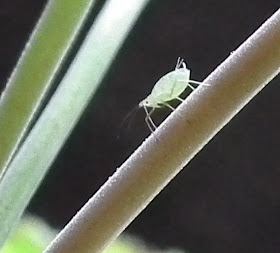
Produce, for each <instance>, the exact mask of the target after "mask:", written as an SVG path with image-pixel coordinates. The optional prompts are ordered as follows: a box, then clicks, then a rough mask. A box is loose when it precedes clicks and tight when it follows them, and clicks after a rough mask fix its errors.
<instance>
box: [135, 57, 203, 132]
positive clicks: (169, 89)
mask: <svg viewBox="0 0 280 253" xmlns="http://www.w3.org/2000/svg"><path fill="white" fill-rule="evenodd" d="M190 83H195V84H201V82H197V81H193V80H190V70H189V69H187V67H186V64H185V62H184V60H183V59H181V58H180V57H179V58H178V60H177V64H176V67H175V70H173V71H171V72H169V73H167V74H166V75H164V76H163V77H161V78H160V79H159V80H158V81H157V82H156V84H155V86H154V88H153V89H152V91H151V93H150V94H149V95H148V96H147V97H146V98H145V99H143V100H142V101H141V102H140V103H139V105H138V106H139V107H143V108H144V110H145V113H146V117H145V121H146V123H147V125H148V127H149V129H150V130H151V132H153V131H154V130H155V129H156V128H157V127H156V125H155V123H154V122H153V120H152V118H151V115H152V113H153V112H154V110H155V109H156V108H161V107H163V106H167V107H169V108H170V109H171V110H175V108H173V107H172V106H171V105H170V104H168V102H170V101H171V100H175V99H176V100H179V101H180V102H182V101H183V99H182V98H180V95H181V94H182V93H183V92H184V90H185V89H186V88H187V87H189V88H191V89H192V90H194V89H195V88H194V87H193V86H192V85H191V84H190ZM148 108H151V110H150V111H148Z"/></svg>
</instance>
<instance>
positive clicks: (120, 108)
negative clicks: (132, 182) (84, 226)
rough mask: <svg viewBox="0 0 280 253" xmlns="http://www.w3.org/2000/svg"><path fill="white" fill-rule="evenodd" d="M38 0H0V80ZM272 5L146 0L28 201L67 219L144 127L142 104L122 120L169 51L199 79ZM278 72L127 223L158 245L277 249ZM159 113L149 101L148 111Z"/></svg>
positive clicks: (57, 222)
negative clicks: (69, 134)
mask: <svg viewBox="0 0 280 253" xmlns="http://www.w3.org/2000/svg"><path fill="white" fill-rule="evenodd" d="M103 2H104V1H101V0H100V1H99V3H100V6H101V5H102V3H103ZM45 3H46V0H29V1H26V0H14V1H5V0H4V1H1V2H0V20H1V22H0V33H1V40H0V55H1V59H0V81H1V83H0V85H1V89H3V88H4V86H5V83H6V80H7V77H8V76H9V74H10V72H11V71H12V68H13V66H14V65H15V63H16V61H17V59H18V57H19V55H20V52H21V50H22V48H23V47H24V44H25V42H26V40H27V38H28V36H29V34H30V32H31V31H32V29H33V27H34V24H35V22H36V21H37V19H38V17H39V16H40V13H41V11H42V9H43V6H44V5H45ZM279 7H280V4H279V0H235V1H229V0H204V1H201V0H200V1H199V0H184V1H183V0H161V1H156V0H154V1H152V3H151V4H150V5H149V6H148V8H147V9H146V10H145V12H144V13H143V15H142V16H141V19H140V20H139V22H138V23H137V25H136V26H135V28H134V30H133V31H132V33H131V34H130V36H129V39H128V40H127V42H126V43H125V45H124V46H123V48H122V50H121V52H120V54H119V56H118V57H117V59H116V60H115V62H114V64H113V65H112V67H111V69H110V72H109V73H108V75H107V77H106V79H105V80H104V82H103V85H102V86H101V88H100V89H99V92H98V93H97V95H96V96H95V97H94V99H93V101H92V103H91V104H90V105H89V106H88V108H87V110H86V113H85V114H84V115H83V117H82V119H81V120H80V122H79V124H78V126H77V127H76V128H75V130H74V132H73V134H72V135H71V137H70V139H69V140H68V142H67V143H66V146H65V147H64V149H63V150H62V152H61V153H60V155H59V156H58V157H57V160H56V162H55V163H54V164H53V166H52V169H51V170H50V172H49V173H48V175H47V177H46V178H45V180H44V183H43V185H42V186H41V187H40V189H39V191H38V192H37V194H36V196H35V197H34V198H33V201H32V202H31V204H30V206H29V210H28V211H29V212H31V213H33V214H37V215H39V216H41V217H43V218H44V219H45V220H46V221H48V222H49V223H50V224H51V225H52V226H54V227H56V228H59V227H61V226H63V225H64V224H66V223H67V222H68V221H69V219H70V218H71V217H72V216H73V215H74V214H75V213H76V211H77V210H78V209H79V208H80V207H81V206H82V205H83V204H84V203H85V201H87V200H88V198H89V197H90V196H91V195H92V194H93V193H94V192H95V191H96V190H97V189H98V188H99V187H100V186H101V185H102V184H103V183H104V182H105V181H106V180H107V178H108V177H109V176H110V175H111V174H112V173H113V172H114V171H115V169H116V168H117V167H118V166H120V165H121V163H122V162H123V161H124V160H125V159H126V158H127V157H128V156H129V155H130V154H131V153H132V152H133V150H134V149H135V148H136V147H137V146H139V145H140V144H141V142H142V141H143V140H144V138H145V137H146V136H147V135H149V130H148V128H147V126H146V125H145V121H144V112H143V111H141V110H140V111H138V112H137V114H136V115H135V117H134V118H133V120H132V121H131V122H129V121H126V122H124V123H122V122H123V119H124V118H125V116H126V115H127V114H128V113H129V112H130V111H131V110H132V108H133V107H134V106H135V105H136V104H138V102H139V101H140V100H142V99H143V98H144V97H145V96H146V95H147V94H148V93H149V92H150V90H151V88H152V87H153V85H154V84H155V82H156V81H157V80H158V79H159V78H160V77H161V76H162V75H164V74H165V73H167V72H169V71H171V70H172V69H174V66H175V63H176V60H177V57H178V56H180V57H183V58H184V59H185V60H186V62H187V65H188V68H190V69H191V71H192V72H191V74H192V79H194V80H203V79H204V78H205V77H206V76H207V75H208V74H209V73H210V72H211V71H212V70H213V69H214V68H215V67H216V66H217V65H218V64H220V63H221V61H223V60H224V59H225V58H226V57H227V56H228V55H229V54H230V52H232V51H234V50H235V49H236V48H237V47H238V46H239V45H240V44H241V43H242V42H243V41H244V40H245V39H246V38H247V37H248V36H249V35H251V34H252V33H253V32H254V31H255V30H256V29H257V28H258V27H259V26H260V25H261V24H262V23H263V22H264V21H265V20H266V19H267V18H268V17H270V16H271V15H272V14H273V13H274V12H275V11H276V10H277V9H278V8H279ZM279 32H280V31H279ZM279 82H280V78H278V79H275V80H274V81H273V82H271V84H269V85H268V86H267V87H266V88H265V89H264V90H263V91H262V92H261V93H260V95H259V96H257V97H256V98H255V99H254V100H253V101H252V102H251V103H250V104H249V105H248V106H247V107H246V108H245V109H244V110H243V111H242V112H241V113H240V114H239V115H238V116H237V117H235V118H234V120H232V122H230V124H228V125H227V126H226V127H225V128H224V129H223V130H222V131H221V132H220V133H219V134H218V135H217V136H216V138H215V139H214V140H212V141H211V142H210V143H209V145H207V147H205V148H204V150H203V151H202V152H201V153H200V154H199V155H198V156H196V157H195V159H193V161H192V162H191V163H190V164H189V165H188V166H187V168H186V169H185V170H183V171H182V172H181V173H180V174H179V175H178V176H177V177H176V178H175V179H174V180H173V181H172V182H171V184H170V185H169V186H168V187H167V188H166V189H165V190H164V191H163V192H162V193H161V194H160V195H159V196H158V197H157V198H156V199H155V200H154V201H153V202H152V203H151V204H150V205H149V207H148V208H147V209H146V210H145V211H144V212H143V213H142V214H141V215H140V216H139V217H138V218H137V219H136V220H135V221H134V222H133V223H132V224H131V225H130V226H129V227H128V229H127V230H126V231H127V232H128V233H131V234H133V235H138V236H140V238H143V239H145V240H146V241H148V242H150V243H152V244H155V245H157V246H160V247H162V248H163V249H164V248H166V247H171V246H174V247H180V248H183V249H190V250H191V251H192V252H193V253H212V252H213V253H220V252H221V253H222V252H229V253H230V252H248V253H249V252H252V253H253V252H254V253H258V252H260V253H261V252H262V253H263V252H269V253H270V252H271V253H273V252H280V184H279V182H280V159H279V144H280V134H279V129H280V115H279V113H278V112H279V106H280V99H279V92H280V87H279ZM168 113H170V111H169V110H168V109H163V110H160V111H158V112H156V113H155V115H154V120H155V122H156V123H157V124H159V123H160V122H161V121H162V120H163V119H164V118H165V117H166V115H168ZM0 145H1V144H0Z"/></svg>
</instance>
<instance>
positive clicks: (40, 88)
mask: <svg viewBox="0 0 280 253" xmlns="http://www.w3.org/2000/svg"><path fill="white" fill-rule="evenodd" d="M94 3H95V0H79V1H76V0H51V1H49V3H48V4H47V6H46V8H45V10H44V12H43V14H42V16H41V18H40V20H39V21H38V23H37V25H36V27H35V29H34V32H33V33H32V35H31V37H30V39H29V42H28V43H27V44H26V47H25V49H24V51H23V53H22V55H21V57H20V60H19V62H18V64H17V66H16V67H15V69H14V71H13V73H12V75H11V77H10V79H9V80H8V83H7V86H6V88H5V90H4V92H3V93H2V94H1V97H0V178H1V176H3V172H4V171H5V168H6V167H7V166H8V164H9V162H10V161H11V159H12V157H13V155H14V153H15V151H16V150H17V148H18V146H19V144H20V142H21V141H22V140H23V139H24V137H25V134H26V133H27V131H28V130H29V128H30V123H31V122H32V120H33V119H34V118H35V116H36V114H37V113H38V110H39V108H40V105H41V104H42V102H43V99H44V98H45V97H46V94H47V91H48V90H49V88H50V86H51V84H52V83H53V80H54V78H55V77H56V76H57V74H58V72H59V70H60V69H61V65H62V63H63V60H64V59H65V57H66V56H67V54H68V52H69V49H70V48H71V46H72V45H73V42H74V40H75V39H76V37H77V35H78V33H79V31H80V29H81V27H82V24H83V23H84V21H85V19H86V17H87V14H88V13H89V12H90V10H91V9H92V7H93V5H94Z"/></svg>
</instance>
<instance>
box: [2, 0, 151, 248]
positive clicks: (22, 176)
mask: <svg viewBox="0 0 280 253" xmlns="http://www.w3.org/2000/svg"><path fill="white" fill-rule="evenodd" d="M147 2H148V0H109V1H107V2H106V4H105V5H104V7H103V9H102V10H101V12H100V13H99V15H98V17H97V18H96V20H95V22H94V24H93V25H92V27H91V29H90V31H89V33H88V35H87V37H86V38H85V41H84V42H83V44H82V46H81V48H80V50H79V51H78V53H77V55H76V57H75V59H74V60H73V62H72V64H71V65H70V67H69V69H68V71H67V73H66V74H65V76H64V78H63V79H62V81H61V83H60V85H59V86H58V88H57V90H56V92H55V93H54V95H53V96H52V98H51V99H50V101H49V103H48V104H47V105H46V108H45V109H44V111H43V112H42V114H41V116H40V117H39V119H38V121H37V122H36V124H35V125H34V127H33V128H32V129H31V131H30V133H29V135H28V136H27V138H26V140H25V141H24V142H23V144H22V146H21V147H20V149H19V150H18V152H17V153H16V155H15V157H14V159H13V160H12V161H11V163H10V164H9V167H8V169H7V171H6V173H5V175H4V177H3V178H2V181H1V182H0V224H1V229H0V247H1V246H2V245H3V244H4V242H5V241H6V239H7V237H8V235H9V233H10V231H11V230H12V229H13V227H14V226H15V225H16V223H17V221H18V220H19V218H20V216H21V214H22V213H23V211H24V209H25V208H26V206H27V204H28V203H29V201H30V199H31V197H32V196H33V194H34V192H35V191H36V189H37V187H38V185H39V184H40V182H41V180H42V179H43V177H44V175H45V173H46V172H47V170H48V168H49V167H50V165H51V163H52V162H53V161H54V159H55V158H56V156H57V154H58V152H59V150H60V149H61V147H62V146H63V144H64V142H65V140H66V139H67V137H68V135H69V134H70V132H71V131H72V129H73V127H74V126H75V124H76V123H77V121H78V119H79V117H80V116H81V114H82V113H83V111H84V109H85V107H86V105H87V104H88V102H89V100H90V99H91V97H92V95H93V94H94V93H95V92H96V90H97V88H98V86H99V84H100V82H101V81H102V79H103V78H104V75H105V73H106V71H107V70H108V69H109V67H110V65H111V63H112V61H113V59H114V58H115V56H116V54H117V53H118V51H119V49H120V47H121V45H122V43H123V41H124V40H125V38H126V36H127V34H128V32H129V31H130V29H131V28H132V26H133V25H134V23H135V21H136V20H137V18H138V17H139V15H140V13H141V11H142V10H143V8H144V7H145V5H146V4H147ZM27 74H28V73H27ZM96 152H98V150H97V151H96ZM50 187H51V186H50ZM77 252H79V251H77Z"/></svg>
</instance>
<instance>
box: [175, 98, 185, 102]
mask: <svg viewBox="0 0 280 253" xmlns="http://www.w3.org/2000/svg"><path fill="white" fill-rule="evenodd" d="M176 99H177V100H179V101H180V102H183V101H184V99H182V98H180V97H176Z"/></svg>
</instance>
